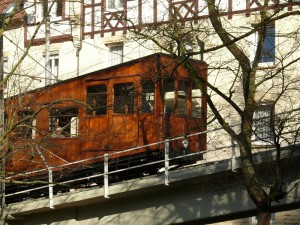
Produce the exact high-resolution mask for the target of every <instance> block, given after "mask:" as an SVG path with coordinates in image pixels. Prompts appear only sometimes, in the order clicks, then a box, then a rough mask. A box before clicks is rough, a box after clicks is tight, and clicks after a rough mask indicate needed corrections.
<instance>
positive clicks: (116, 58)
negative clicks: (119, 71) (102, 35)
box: [108, 43, 124, 66]
mask: <svg viewBox="0 0 300 225" xmlns="http://www.w3.org/2000/svg"><path fill="white" fill-rule="evenodd" d="M108 48H109V51H108V53H109V56H108V66H115V65H118V64H121V63H123V61H124V44H123V43H119V44H112V45H109V46H108ZM118 48H120V49H119V50H118ZM115 49H117V51H120V53H119V52H115V51H114V50H115Z"/></svg>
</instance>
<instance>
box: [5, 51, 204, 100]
mask: <svg viewBox="0 0 300 225" xmlns="http://www.w3.org/2000/svg"><path fill="white" fill-rule="evenodd" d="M162 58H164V59H173V57H172V56H171V55H169V54H165V53H155V54H151V55H148V56H145V57H142V58H137V59H134V60H131V61H127V62H124V63H121V64H117V65H114V66H111V67H107V68H104V69H101V70H96V71H93V72H90V73H87V74H83V75H80V76H77V77H73V78H70V79H67V80H62V81H59V82H57V83H55V84H51V85H47V86H44V87H41V88H36V89H33V90H31V91H27V92H24V93H21V94H18V95H14V96H10V97H8V98H7V99H10V98H14V97H16V96H20V95H24V94H33V93H35V92H40V91H42V90H45V89H49V88H52V87H56V86H60V85H64V84H67V83H69V82H73V81H75V80H80V79H86V78H89V77H91V78H92V76H96V75H97V74H99V73H105V72H108V71H109V72H113V71H114V70H119V69H121V68H126V67H128V66H129V65H135V64H142V63H145V62H149V60H151V59H155V60H156V61H158V60H160V59H162ZM189 60H191V61H192V62H196V63H200V64H201V65H203V66H207V64H206V63H205V62H203V61H200V60H195V59H189ZM131 75H132V74H131ZM91 81H93V80H91Z"/></svg>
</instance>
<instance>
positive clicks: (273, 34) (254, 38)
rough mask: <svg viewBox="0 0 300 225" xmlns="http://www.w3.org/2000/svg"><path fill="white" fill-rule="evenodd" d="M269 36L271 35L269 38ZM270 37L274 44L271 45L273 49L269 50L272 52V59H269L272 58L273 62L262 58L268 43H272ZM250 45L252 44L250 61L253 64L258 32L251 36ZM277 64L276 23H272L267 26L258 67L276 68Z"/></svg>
mask: <svg viewBox="0 0 300 225" xmlns="http://www.w3.org/2000/svg"><path fill="white" fill-rule="evenodd" d="M253 26H254V25H253ZM270 29H271V31H272V32H271V33H270ZM268 34H271V35H269V36H268ZM270 36H271V40H272V43H271V47H269V48H268V49H271V50H272V57H269V58H271V60H267V61H266V60H263V59H264V57H263V58H262V55H263V54H264V52H265V47H266V43H267V42H268V41H270ZM249 43H250V61H251V62H253V61H254V57H255V53H256V50H257V43H258V31H256V32H255V33H253V34H252V35H250V36H249ZM275 62H276V27H275V23H272V24H269V25H267V26H266V35H265V40H264V42H263V46H262V51H261V56H260V57H259V59H258V66H260V67H269V66H274V64H275Z"/></svg>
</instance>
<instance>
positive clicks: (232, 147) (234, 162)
mask: <svg viewBox="0 0 300 225" xmlns="http://www.w3.org/2000/svg"><path fill="white" fill-rule="evenodd" d="M236 168H237V165H236V155H235V141H234V140H233V138H231V171H236Z"/></svg>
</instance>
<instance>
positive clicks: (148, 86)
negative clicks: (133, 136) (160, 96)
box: [142, 81, 155, 113]
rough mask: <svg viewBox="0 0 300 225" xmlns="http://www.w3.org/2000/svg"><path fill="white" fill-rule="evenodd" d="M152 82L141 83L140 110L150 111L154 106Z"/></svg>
mask: <svg viewBox="0 0 300 225" xmlns="http://www.w3.org/2000/svg"><path fill="white" fill-rule="evenodd" d="M154 87H155V85H154V82H153V81H145V82H144V83H143V84H142V112H143V113H152V112H153V107H154Z"/></svg>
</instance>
